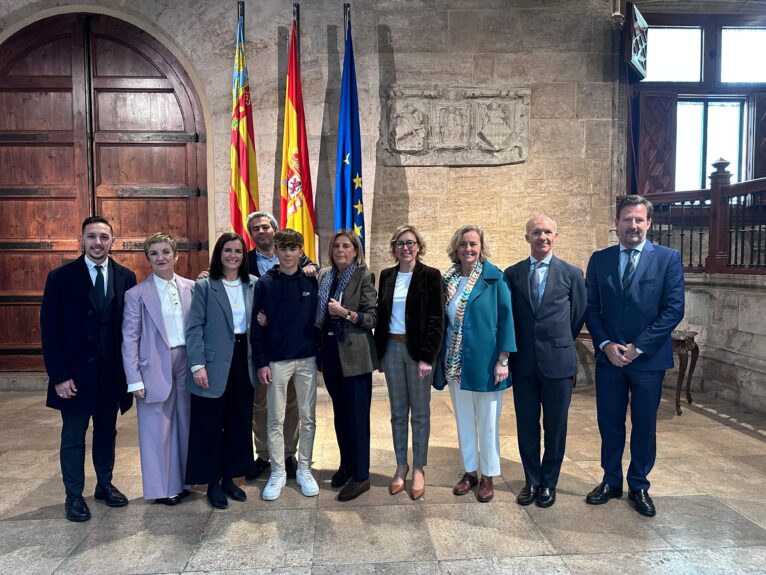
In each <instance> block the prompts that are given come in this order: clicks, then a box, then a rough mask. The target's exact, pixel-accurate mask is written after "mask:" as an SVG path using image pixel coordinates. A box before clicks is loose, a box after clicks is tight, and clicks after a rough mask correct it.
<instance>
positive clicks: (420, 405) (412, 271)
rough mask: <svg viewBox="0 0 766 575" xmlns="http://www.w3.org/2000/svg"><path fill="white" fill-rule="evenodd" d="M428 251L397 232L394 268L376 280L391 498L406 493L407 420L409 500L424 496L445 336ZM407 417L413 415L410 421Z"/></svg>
mask: <svg viewBox="0 0 766 575" xmlns="http://www.w3.org/2000/svg"><path fill="white" fill-rule="evenodd" d="M425 252H426V245H425V242H424V241H423V238H422V236H421V235H420V232H418V230H417V229H415V228H414V227H413V226H410V225H404V226H400V227H399V228H398V229H397V230H396V231H395V232H394V233H393V235H392V236H391V254H392V255H393V257H394V259H395V260H396V262H397V265H396V266H394V267H392V268H388V269H385V270H383V271H382V272H381V274H380V284H379V286H378V327H377V328H376V329H375V345H376V347H377V351H378V357H380V358H381V367H380V371H382V372H384V373H385V374H386V383H387V384H388V395H389V401H390V404H391V432H392V435H393V439H394V451H395V452H396V473H395V474H394V477H393V479H392V480H391V485H390V486H389V488H388V491H389V493H391V495H396V494H397V493H400V492H401V491H403V490H404V482H405V479H406V477H407V473H408V472H409V465H408V464H407V431H408V430H407V419H408V417H410V424H411V426H412V467H413V471H412V485H411V489H410V497H412V499H418V498H420V497H422V496H423V494H424V493H425V475H424V472H423V468H424V467H425V465H426V460H427V456H428V437H429V434H430V429H431V427H430V418H431V410H430V401H431V378H432V373H431V372H432V370H433V365H434V362H435V361H436V357H437V356H438V354H439V350H440V347H441V341H442V335H443V332H444V311H443V309H444V303H443V296H442V289H441V273H440V272H439V270H437V269H436V268H432V267H429V266H427V265H425V264H423V263H422V262H421V261H420V257H421V256H423V255H425ZM410 414H411V415H410Z"/></svg>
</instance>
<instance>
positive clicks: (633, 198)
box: [616, 194, 654, 220]
mask: <svg viewBox="0 0 766 575" xmlns="http://www.w3.org/2000/svg"><path fill="white" fill-rule="evenodd" d="M630 206H645V207H646V219H647V220H651V219H652V210H653V209H654V208H653V207H652V202H650V201H649V200H647V199H646V198H645V197H644V196H639V195H637V194H632V195H628V196H617V216H616V218H617V219H618V220H619V219H620V214H621V213H622V210H623V209H624V208H628V207H630Z"/></svg>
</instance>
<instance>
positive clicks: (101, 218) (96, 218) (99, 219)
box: [80, 216, 114, 235]
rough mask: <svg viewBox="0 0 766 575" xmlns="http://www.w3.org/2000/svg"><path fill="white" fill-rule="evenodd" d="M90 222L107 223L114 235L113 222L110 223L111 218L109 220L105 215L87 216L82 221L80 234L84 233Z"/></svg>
mask: <svg viewBox="0 0 766 575" xmlns="http://www.w3.org/2000/svg"><path fill="white" fill-rule="evenodd" d="M90 224H106V225H107V226H109V233H111V234H112V235H114V228H113V227H112V224H110V223H109V220H107V219H106V218H105V217H104V216H90V217H89V218H85V219H84V220H83V221H82V230H81V231H80V234H84V233H85V227H86V226H89V225H90Z"/></svg>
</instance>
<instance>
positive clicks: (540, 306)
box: [505, 215, 586, 507]
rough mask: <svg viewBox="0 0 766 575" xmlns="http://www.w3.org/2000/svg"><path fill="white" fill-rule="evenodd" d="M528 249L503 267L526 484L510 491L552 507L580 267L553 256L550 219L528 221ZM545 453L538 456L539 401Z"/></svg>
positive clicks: (573, 359) (580, 308)
mask: <svg viewBox="0 0 766 575" xmlns="http://www.w3.org/2000/svg"><path fill="white" fill-rule="evenodd" d="M524 238H525V239H526V240H527V242H529V245H530V251H531V255H530V257H528V258H525V259H523V260H522V261H520V262H518V263H517V264H515V265H513V266H511V267H509V268H508V269H507V270H505V277H506V279H507V280H508V283H509V284H510V286H511V296H512V302H513V321H514V325H515V328H516V344H517V346H518V353H516V354H514V358H513V362H512V366H511V372H512V374H513V403H514V406H515V408H516V428H517V432H518V440H519V453H520V454H521V463H522V465H524V476H525V480H526V485H525V486H524V488H523V489H522V490H521V492H520V493H519V495H518V497H517V498H516V502H517V503H518V504H519V505H529V504H530V503H532V502H535V504H536V505H537V506H538V507H550V506H551V505H553V504H554V503H555V501H556V483H557V482H558V478H559V471H560V470H561V462H562V461H563V459H564V448H565V445H566V434H567V415H568V411H569V402H570V400H571V399H572V378H573V377H574V376H575V375H577V355H576V354H575V344H574V340H575V338H576V337H577V334H578V333H580V329H581V328H582V325H583V321H584V314H585V306H586V291H585V280H584V278H583V273H582V270H580V269H579V268H577V267H575V266H573V265H571V264H568V263H567V262H565V261H564V260H561V259H559V258H557V257H556V256H554V255H553V245H554V244H555V243H556V240H557V239H558V226H557V225H556V222H555V221H554V220H553V218H550V217H548V216H544V215H541V216H537V217H534V218H532V219H531V220H529V221H528V222H527V227H526V234H525V235H524ZM541 406H542V411H543V428H544V443H545V452H544V454H543V457H542V461H541V460H540V407H541Z"/></svg>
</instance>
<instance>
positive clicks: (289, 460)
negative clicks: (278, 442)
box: [285, 455, 298, 479]
mask: <svg viewBox="0 0 766 575" xmlns="http://www.w3.org/2000/svg"><path fill="white" fill-rule="evenodd" d="M285 471H287V477H289V478H290V479H295V476H296V475H297V473H298V460H297V459H295V457H293V456H292V455H290V456H289V457H285Z"/></svg>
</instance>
